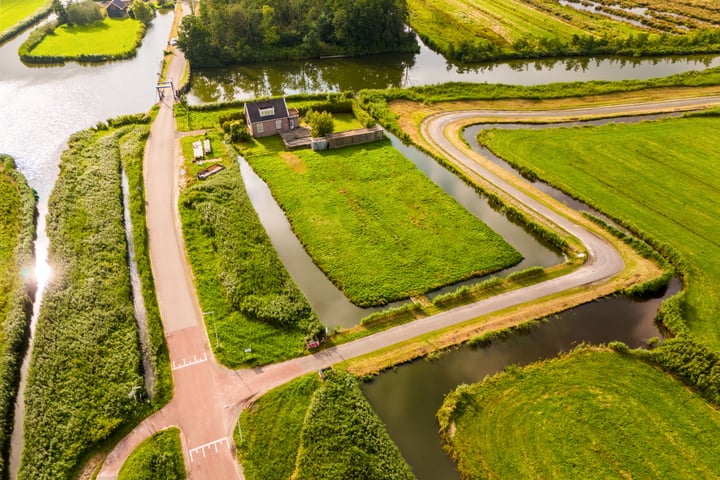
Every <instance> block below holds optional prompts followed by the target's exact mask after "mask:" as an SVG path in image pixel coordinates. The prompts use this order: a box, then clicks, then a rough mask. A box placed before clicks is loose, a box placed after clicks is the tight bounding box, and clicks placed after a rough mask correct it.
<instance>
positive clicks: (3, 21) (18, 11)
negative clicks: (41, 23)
mask: <svg viewBox="0 0 720 480" xmlns="http://www.w3.org/2000/svg"><path fill="white" fill-rule="evenodd" d="M48 3H49V2H48V1H47V0H2V2H0V33H2V32H4V31H5V30H7V29H8V28H10V27H12V26H13V25H15V24H16V23H18V22H20V21H21V20H24V19H25V18H27V17H29V16H30V15H32V14H33V13H35V12H36V11H38V10H40V9H41V8H42V7H44V6H45V5H47V4H48Z"/></svg>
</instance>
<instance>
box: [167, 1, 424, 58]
mask: <svg viewBox="0 0 720 480" xmlns="http://www.w3.org/2000/svg"><path fill="white" fill-rule="evenodd" d="M406 19H407V5H406V2H405V0H205V1H203V2H202V3H201V4H200V7H199V13H198V15H197V16H188V17H186V18H185V19H184V20H183V23H182V24H181V26H180V33H179V44H180V47H181V48H182V49H183V50H184V51H185V54H186V56H187V58H188V59H189V60H190V62H191V63H192V64H193V65H195V66H199V67H212V66H219V65H223V64H232V63H241V62H251V61H261V60H271V59H290V58H296V59H297V58H311V57H319V56H322V55H338V54H343V55H362V54H369V53H380V52H390V51H415V50H416V49H417V48H418V47H417V43H416V41H415V38H414V35H413V34H412V33H411V32H409V31H407V30H406V29H405V22H406Z"/></svg>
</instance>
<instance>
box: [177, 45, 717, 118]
mask: <svg viewBox="0 0 720 480" xmlns="http://www.w3.org/2000/svg"><path fill="white" fill-rule="evenodd" d="M717 66H720V57H718V56H708V55H697V56H690V57H687V56H686V57H657V58H644V59H635V58H633V59H629V58H612V57H611V58H571V59H561V60H558V59H543V60H535V61H527V60H517V61H509V62H501V63H487V64H473V65H461V66H458V65H454V64H452V63H449V62H448V61H446V60H445V58H444V57H443V56H442V55H439V54H437V53H435V52H433V51H432V50H430V49H429V48H428V47H426V46H425V45H424V44H423V43H422V42H420V53H418V54H402V55H369V56H365V57H355V58H333V59H323V60H307V61H285V62H267V63H262V64H255V65H242V66H237V67H232V68H219V69H212V70H200V71H195V72H194V73H193V78H192V90H191V91H190V92H189V94H188V100H189V102H190V103H193V104H197V103H209V102H220V101H229V100H245V99H249V98H256V97H262V96H279V95H290V94H294V93H307V92H346V91H353V92H356V91H358V90H361V89H363V88H390V87H403V88H405V87H412V86H419V85H430V84H435V83H445V82H476V83H483V82H485V83H505V84H512V85H540V84H547V83H553V82H570V81H573V82H574V81H578V82H580V81H586V80H628V79H647V78H654V77H664V76H667V75H672V74H675V73H681V72H686V71H688V70H703V69H705V68H707V67H717Z"/></svg>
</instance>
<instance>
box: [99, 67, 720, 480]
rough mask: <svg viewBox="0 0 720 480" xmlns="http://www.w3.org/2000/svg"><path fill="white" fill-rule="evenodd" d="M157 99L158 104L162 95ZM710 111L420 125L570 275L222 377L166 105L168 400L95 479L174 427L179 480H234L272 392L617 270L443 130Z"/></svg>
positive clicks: (155, 259)
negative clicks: (565, 242)
mask: <svg viewBox="0 0 720 480" xmlns="http://www.w3.org/2000/svg"><path fill="white" fill-rule="evenodd" d="M184 61H185V60H184V58H183V57H182V54H179V55H177V56H176V57H175V58H174V59H173V61H172V63H171V65H170V69H171V70H170V71H171V72H172V73H170V74H169V75H171V76H173V78H176V79H179V78H180V76H181V73H182V69H183V67H184ZM166 99H167V97H166ZM710 104H720V97H714V98H707V99H702V100H696V99H695V100H678V101H671V102H661V103H653V104H644V105H626V106H613V107H599V108H593V109H583V110H563V111H554V112H553V111H546V112H498V111H467V112H453V113H447V114H440V115H436V116H433V117H430V118H429V119H427V120H426V121H425V122H424V123H423V125H422V131H423V135H424V136H425V137H426V138H427V139H428V141H430V142H431V143H432V144H433V145H435V146H436V147H437V148H439V149H441V150H443V151H444V152H446V154H447V155H448V156H449V157H450V158H454V159H455V161H457V162H458V163H459V164H461V165H464V166H465V167H466V168H468V169H471V170H472V171H474V172H476V173H478V174H480V175H482V176H483V177H485V178H486V179H487V181H488V182H490V183H492V184H494V185H495V186H496V188H499V189H501V190H504V191H505V192H506V193H508V194H509V195H511V196H513V197H515V198H516V199H517V200H518V201H520V202H522V203H524V204H525V205H527V207H528V208H530V209H532V210H534V211H535V212H537V213H538V214H540V215H543V216H545V217H546V218H548V219H549V220H550V221H551V222H553V223H555V224H557V225H558V226H559V227H560V228H563V229H565V230H567V231H568V232H570V233H571V234H572V235H574V236H576V237H577V238H579V239H580V240H581V241H582V242H583V243H584V244H585V246H586V248H587V250H588V252H589V255H588V259H587V261H586V262H585V264H584V265H583V266H582V267H580V268H578V269H577V270H575V271H574V272H572V273H570V274H568V275H565V276H563V277H560V278H555V279H552V280H549V281H546V282H543V283H541V284H537V285H532V286H529V287H526V288H523V289H520V290H516V291H512V292H507V293H504V294H501V295H498V296H496V297H493V298H489V299H487V300H483V301H481V302H478V303H475V304H472V305H466V306H463V307H460V308H457V309H454V310H451V311H448V312H444V313H441V314H439V315H435V316H433V317H428V318H423V319H420V320H417V321H415V322H412V323H410V324H406V325H401V326H398V327H395V328H392V329H390V330H386V331H384V332H380V333H377V334H374V335H372V336H369V337H366V338H362V339H359V340H357V341H354V342H351V343H347V344H343V345H340V346H337V347H334V348H331V349H328V350H325V351H322V352H319V353H317V354H314V355H311V356H307V357H302V358H297V359H293V360H290V361H287V362H283V363H279V364H275V365H270V366H266V367H262V368H256V369H252V370H238V371H229V370H227V369H224V368H223V367H220V366H219V365H217V364H216V362H215V360H214V358H213V355H212V350H211V348H210V345H209V340H208V336H207V333H206V330H205V328H204V326H203V321H202V313H201V312H200V309H199V306H198V305H199V304H198V301H197V296H196V292H195V290H194V287H193V283H192V274H191V271H190V268H189V266H188V262H187V258H186V255H185V251H184V246H183V240H182V233H181V229H180V222H179V219H178V213H177V195H178V190H177V185H178V171H179V168H180V163H179V161H180V160H179V159H180V156H179V145H178V134H177V131H176V128H175V121H174V118H173V113H172V108H171V105H166V104H162V105H161V108H160V112H159V114H158V116H157V118H156V120H155V122H154V123H153V125H152V129H151V134H150V137H149V139H148V144H147V147H146V152H145V188H146V197H147V201H148V205H147V224H148V231H149V236H150V256H151V261H152V267H153V274H154V276H155V283H156V289H157V295H158V302H159V304H160V313H161V316H162V321H163V325H164V327H165V333H166V338H167V342H168V347H169V350H170V357H171V361H172V364H173V377H174V381H175V395H174V397H173V400H172V401H171V402H170V403H169V404H168V405H167V406H166V407H165V408H163V409H162V410H160V411H158V412H157V413H155V414H154V415H153V416H151V417H150V418H148V419H146V420H145V421H143V422H142V423H141V424H140V425H139V426H138V427H137V428H135V429H134V430H133V431H132V432H131V433H130V434H129V435H128V436H127V437H125V438H124V439H123V440H122V441H121V442H120V443H119V444H118V445H117V447H116V448H115V449H114V450H113V451H112V452H111V453H110V454H109V455H108V457H107V459H106V460H105V462H104V464H103V467H102V469H101V471H100V472H99V474H98V477H97V478H98V479H100V480H109V479H115V478H117V473H118V471H119V469H120V467H121V466H122V463H123V462H124V461H125V459H126V458H127V456H128V455H129V454H130V453H131V452H132V450H133V449H134V448H135V447H136V446H137V445H138V444H139V443H140V442H141V441H143V440H144V439H145V438H147V437H148V436H150V435H151V434H152V433H153V432H156V431H158V430H161V429H164V428H167V427H169V426H178V427H180V429H181V431H182V440H183V449H184V453H185V463H186V466H187V469H188V478H191V479H196V480H205V479H207V480H215V479H223V480H230V479H242V478H243V475H242V469H241V467H240V466H239V465H238V464H237V461H236V460H235V451H234V445H233V440H232V431H233V427H234V424H235V421H236V420H237V417H238V414H239V412H240V410H241V409H242V408H243V407H244V406H245V405H246V404H247V402H248V401H249V400H250V399H251V398H254V397H256V396H258V395H260V394H262V393H263V392H265V391H267V390H269V389H271V388H274V387H275V386H278V385H281V384H283V383H286V382H287V381H289V380H291V379H293V378H296V377H298V376H300V375H303V374H305V373H309V372H314V371H317V370H318V369H319V368H322V367H325V366H328V365H332V364H335V363H337V362H340V361H343V360H347V359H349V358H354V357H357V356H360V355H364V354H366V353H370V352H373V351H376V350H378V349H381V348H384V347H388V346H392V345H394V344H396V343H398V342H401V341H404V340H408V339H411V338H414V337H416V336H418V335H422V334H424V333H427V332H431V331H434V330H437V329H441V328H445V327H449V326H452V325H455V324H457V323H461V322H464V321H466V320H469V319H472V318H475V317H477V316H480V315H484V314H487V313H491V312H494V311H497V310H500V309H504V308H507V307H509V306H513V305H517V304H521V303H525V302H528V301H531V300H534V299H537V298H542V297H544V296H546V295H550V294H552V293H556V292H560V291H563V290H565V289H568V288H573V287H576V286H579V285H586V284H590V283H594V282H599V281H602V280H604V279H606V278H608V277H610V276H612V275H614V274H616V273H618V272H620V271H621V270H622V268H623V262H622V259H621V257H620V255H619V254H618V253H617V252H616V251H615V250H614V249H613V248H612V247H611V246H610V245H609V244H608V243H607V242H606V241H605V240H603V239H601V238H599V237H598V236H596V235H594V234H593V233H591V232H588V231H587V230H585V229H584V228H582V227H580V226H578V225H575V224H574V223H572V222H571V221H569V220H568V219H566V218H564V217H562V216H560V215H559V214H557V213H555V212H554V211H552V210H550V209H548V208H547V207H545V206H544V205H542V204H540V203H539V202H537V201H536V200H534V199H533V198H530V197H528V196H527V195H526V194H524V193H523V192H521V191H519V190H517V189H516V188H514V187H513V186H512V185H509V184H507V183H506V182H504V181H503V180H502V179H501V178H499V177H497V176H496V175H494V174H493V173H492V172H490V171H488V170H486V169H484V168H483V167H481V166H479V165H478V164H476V163H475V162H473V161H472V160H471V159H470V158H468V157H467V156H466V155H465V154H464V153H463V152H462V151H461V150H460V149H458V148H457V147H456V146H455V145H453V144H452V143H451V142H449V141H448V140H447V138H445V136H444V130H445V128H446V127H447V126H448V125H449V124H450V123H452V122H454V121H457V120H463V119H470V118H476V117H484V118H489V117H492V118H531V117H552V116H568V115H575V116H584V115H610V114H616V113H623V112H635V111H638V110H642V111H656V110H658V111H659V110H671V109H678V108H680V109H683V108H688V109H689V108H698V107H699V106H701V105H702V106H706V105H710Z"/></svg>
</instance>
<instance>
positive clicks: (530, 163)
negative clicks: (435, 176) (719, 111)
mask: <svg viewBox="0 0 720 480" xmlns="http://www.w3.org/2000/svg"><path fill="white" fill-rule="evenodd" d="M718 126H720V117H718V116H707V117H691V118H682V119H668V120H662V121H656V122H643V123H640V124H635V125H608V126H604V127H593V128H572V129H552V130H542V131H532V130H518V131H513V132H510V131H499V130H496V131H491V132H488V133H487V134H485V135H483V136H482V141H483V142H486V143H487V145H488V146H489V147H490V148H491V149H492V150H493V151H495V152H497V153H498V154H499V155H500V156H501V157H503V158H505V159H507V160H508V161H509V162H511V163H512V164H514V165H517V166H521V167H525V168H528V169H530V170H532V171H533V172H534V173H535V174H537V175H538V177H539V178H541V179H543V180H545V181H547V182H549V183H551V184H553V185H556V186H558V187H559V188H561V189H562V190H564V191H566V192H568V193H570V194H571V195H573V196H575V197H577V198H579V199H581V200H583V201H585V202H587V203H588V204H591V205H594V206H595V207H597V208H598V209H600V210H602V211H603V212H605V213H606V214H608V215H610V216H611V217H613V218H615V219H617V220H618V221H620V222H621V223H622V224H624V225H626V226H628V227H629V228H630V229H631V230H632V231H634V232H637V233H638V234H641V235H643V236H646V237H647V240H648V241H649V243H651V244H652V245H654V246H655V247H656V248H657V249H659V250H661V251H663V252H664V253H665V254H666V255H667V256H669V257H674V258H676V261H677V262H678V263H679V267H680V269H681V270H682V272H683V276H684V278H685V281H686V294H685V297H684V299H683V301H682V305H683V312H684V314H685V315H684V318H685V321H686V326H687V328H688V329H689V331H690V332H691V333H692V334H694V335H696V336H697V338H698V339H700V340H702V341H706V342H708V343H709V344H711V345H712V346H713V348H715V349H719V348H720V329H718V327H717V325H718V319H717V318H718V317H717V312H718V311H720V294H718V290H717V284H718V282H719V281H720V247H719V246H718V245H717V242H716V238H717V237H718V236H719V235H720V222H718V221H717V217H718V215H720V209H719V208H718V203H717V191H718V189H719V188H720V180H718V178H719V174H720V163H718V162H717V159H718V158H720V141H719V140H718V138H717V135H715V134H714V133H713V132H715V131H716V130H717V128H718ZM668 326H669V327H670V328H672V329H673V330H674V331H675V333H682V332H683V330H684V328H685V327H684V326H683V325H668Z"/></svg>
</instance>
